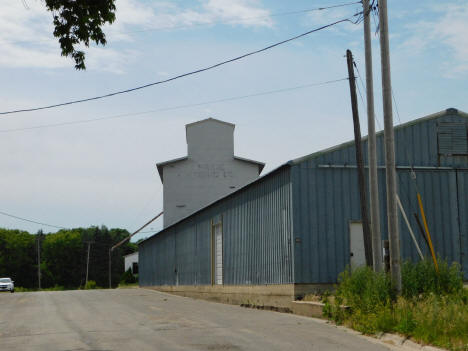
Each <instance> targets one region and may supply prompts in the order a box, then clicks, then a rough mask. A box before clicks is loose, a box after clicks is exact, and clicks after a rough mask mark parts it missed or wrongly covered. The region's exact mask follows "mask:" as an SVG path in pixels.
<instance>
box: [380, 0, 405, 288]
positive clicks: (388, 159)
mask: <svg viewBox="0 0 468 351" xmlns="http://www.w3.org/2000/svg"><path fill="white" fill-rule="evenodd" d="M379 23H380V24H379V25H380V59H381V66H382V97H383V110H384V139H385V166H386V183H387V184H386V185H387V220H388V239H389V242H390V273H391V276H392V282H393V284H394V286H395V288H396V289H397V291H398V292H401V267H400V233H399V231H398V212H397V202H396V195H397V184H396V171H395V134H394V130H393V115H392V82H391V77H390V48H389V43H388V16H387V0H380V1H379Z"/></svg>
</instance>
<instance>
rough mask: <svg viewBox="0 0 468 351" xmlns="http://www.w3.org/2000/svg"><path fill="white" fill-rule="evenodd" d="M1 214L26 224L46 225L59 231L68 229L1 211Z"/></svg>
mask: <svg viewBox="0 0 468 351" xmlns="http://www.w3.org/2000/svg"><path fill="white" fill-rule="evenodd" d="M0 214H1V215H3V216H7V217H11V218H16V219H19V220H21V221H25V222H30V223H34V224H40V225H45V226H47V227H52V228H57V229H67V228H65V227H62V226H59V225H55V224H48V223H43V222H38V221H35V220H32V219H27V218H23V217H19V216H16V215H12V214H11V213H6V212H2V211H0Z"/></svg>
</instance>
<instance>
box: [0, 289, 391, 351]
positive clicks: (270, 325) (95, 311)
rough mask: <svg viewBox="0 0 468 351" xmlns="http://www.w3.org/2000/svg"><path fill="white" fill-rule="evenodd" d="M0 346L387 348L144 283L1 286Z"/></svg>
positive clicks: (319, 325) (314, 324)
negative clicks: (25, 289) (6, 289)
mask: <svg viewBox="0 0 468 351" xmlns="http://www.w3.org/2000/svg"><path fill="white" fill-rule="evenodd" d="M0 310H1V314H0V348H1V349H2V350H21V351H24V350H47V351H50V350H101V351H103V350H298V351H299V350H353V351H367V350H377V351H378V350H387V348H386V347H384V346H381V345H379V344H375V343H373V342H370V341H368V340H366V339H364V338H362V337H359V336H356V335H353V334H352V333H350V332H347V331H346V330H342V329H339V328H336V327H334V326H332V325H328V324H326V323H324V322H321V321H317V320H314V319H312V318H306V317H300V316H296V315H291V314H285V313H278V312H270V311H261V310H253V309H247V308H242V307H239V306H232V305H224V304H219V303H211V302H206V301H200V300H194V299H190V298H184V297H179V296H172V295H167V294H163V293H159V292H156V291H152V290H146V289H116V290H74V291H53V292H31V293H14V294H10V293H2V294H0Z"/></svg>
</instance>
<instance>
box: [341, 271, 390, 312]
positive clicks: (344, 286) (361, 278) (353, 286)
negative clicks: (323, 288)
mask: <svg viewBox="0 0 468 351" xmlns="http://www.w3.org/2000/svg"><path fill="white" fill-rule="evenodd" d="M338 282H339V286H338V289H337V292H336V296H337V297H339V298H341V299H342V300H343V302H344V303H345V304H346V305H348V306H349V307H351V309H353V310H355V309H358V310H361V311H362V312H364V313H371V312H375V309H376V308H378V307H379V306H385V305H388V304H389V303H390V302H391V301H393V300H395V297H396V294H395V291H394V289H393V288H392V284H391V281H390V278H389V276H388V275H387V274H385V273H376V272H374V271H373V270H372V269H371V268H369V267H366V266H364V267H359V268H357V269H355V270H354V271H351V270H350V269H346V270H345V271H344V272H343V273H341V274H340V276H339V277H338Z"/></svg>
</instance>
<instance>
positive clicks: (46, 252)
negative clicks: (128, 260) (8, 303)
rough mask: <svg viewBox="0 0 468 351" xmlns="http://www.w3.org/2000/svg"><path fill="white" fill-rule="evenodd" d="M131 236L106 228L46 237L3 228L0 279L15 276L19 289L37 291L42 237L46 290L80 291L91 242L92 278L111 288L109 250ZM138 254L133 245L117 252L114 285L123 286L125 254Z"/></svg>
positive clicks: (44, 285) (115, 255)
mask: <svg viewBox="0 0 468 351" xmlns="http://www.w3.org/2000/svg"><path fill="white" fill-rule="evenodd" d="M128 235H129V233H128V232H127V231H126V230H122V229H107V228H106V227H105V226H102V227H90V228H75V229H66V230H60V231H58V232H57V233H49V234H45V235H39V234H37V235H32V234H29V233H27V232H22V231H18V230H7V229H0V276H5V277H11V278H12V279H13V280H14V281H15V286H17V287H22V288H24V289H27V290H29V289H37V287H38V275H37V244H38V240H37V239H38V238H40V242H41V244H40V247H41V286H42V288H43V290H46V289H49V288H54V287H56V286H57V287H59V288H61V289H76V288H77V287H79V286H83V285H84V283H85V278H86V263H87V253H88V245H87V242H88V241H90V242H92V244H91V246H90V248H91V249H90V255H89V274H88V276H89V279H92V280H94V281H95V282H96V284H97V285H98V286H106V287H107V286H108V284H109V276H108V267H109V248H110V247H111V246H113V245H115V244H116V243H118V242H119V241H121V240H122V239H124V238H126V237H128ZM134 251H135V244H130V243H126V244H124V245H122V246H120V247H119V248H117V249H115V250H114V251H113V253H112V282H113V286H117V284H118V283H119V281H120V276H121V274H122V272H123V269H124V259H123V255H126V254H129V253H132V252H134ZM18 291H19V290H18Z"/></svg>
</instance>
